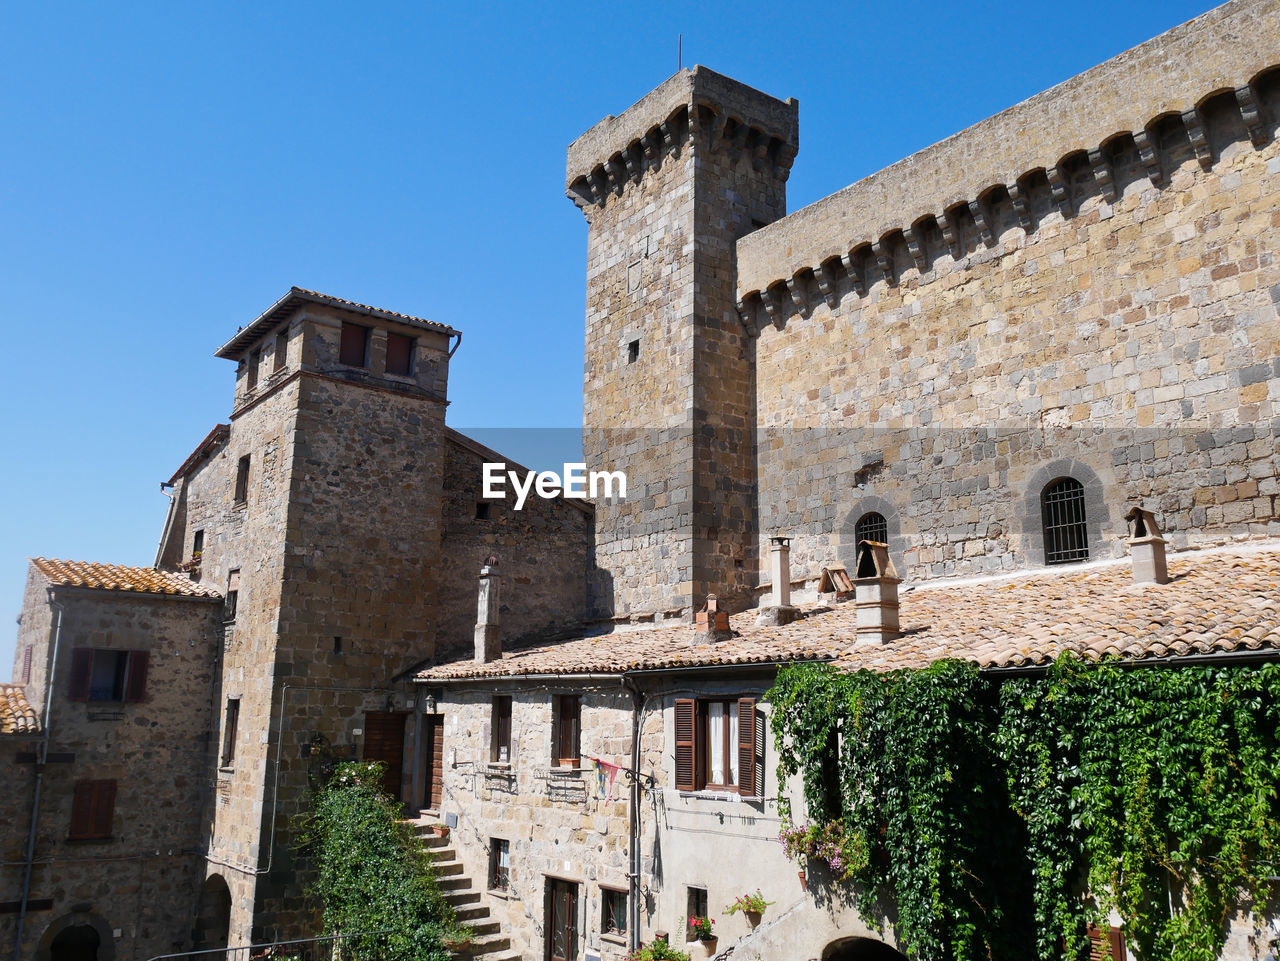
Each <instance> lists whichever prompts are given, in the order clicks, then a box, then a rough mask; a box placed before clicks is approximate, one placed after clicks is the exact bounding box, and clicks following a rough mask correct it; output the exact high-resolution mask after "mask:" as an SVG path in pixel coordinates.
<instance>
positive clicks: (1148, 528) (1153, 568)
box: [1124, 504, 1169, 584]
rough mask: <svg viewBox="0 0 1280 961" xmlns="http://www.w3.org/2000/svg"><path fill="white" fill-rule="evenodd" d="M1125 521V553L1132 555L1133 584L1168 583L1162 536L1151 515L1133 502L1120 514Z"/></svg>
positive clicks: (1167, 569)
mask: <svg viewBox="0 0 1280 961" xmlns="http://www.w3.org/2000/svg"><path fill="white" fill-rule="evenodd" d="M1124 519H1125V520H1126V521H1127V522H1128V524H1129V555H1130V556H1131V557H1132V558H1133V582H1134V583H1135V584H1168V583H1169V567H1168V562H1167V561H1166V559H1165V550H1164V537H1163V536H1162V535H1161V533H1160V527H1159V526H1158V525H1157V524H1156V518H1155V515H1154V514H1153V513H1152V512H1151V511H1149V510H1146V509H1144V508H1143V507H1141V506H1140V505H1138V504H1135V505H1134V506H1133V507H1131V508H1130V509H1129V513H1127V514H1125V515H1124Z"/></svg>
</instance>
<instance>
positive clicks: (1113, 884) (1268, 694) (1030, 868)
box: [770, 659, 1280, 961]
mask: <svg viewBox="0 0 1280 961" xmlns="http://www.w3.org/2000/svg"><path fill="white" fill-rule="evenodd" d="M770 699H771V700H772V702H773V705H774V715H773V716H774V732H775V740H776V744H777V750H778V753H779V764H780V770H781V772H782V774H783V776H784V777H791V776H797V777H798V778H799V779H800V783H801V784H802V785H803V788H802V790H803V795H804V801H805V806H806V809H807V811H808V814H809V817H810V818H811V819H812V822H813V823H812V824H800V825H797V824H788V826H787V827H786V828H785V829H784V837H783V840H784V842H785V843H786V845H787V847H788V850H789V851H790V852H791V853H792V854H793V856H796V857H798V858H803V859H805V860H806V861H807V863H808V864H809V865H810V867H811V872H810V873H811V874H813V875H815V876H816V879H817V880H818V881H819V883H820V884H823V885H825V886H826V887H827V888H828V889H829V893H830V894H832V895H833V896H839V897H851V898H852V899H853V900H854V901H855V902H856V904H857V907H858V910H859V912H860V913H861V914H862V916H863V917H864V918H865V919H866V920H867V922H868V923H869V924H875V923H878V922H879V919H881V918H884V917H888V919H889V923H890V924H891V925H892V926H893V927H894V928H895V932H894V933H895V936H896V937H895V940H896V941H897V943H898V944H899V945H900V947H901V948H902V949H903V951H904V952H905V953H906V954H907V955H908V956H909V957H911V958H920V959H925V961H979V959H984V961H985V959H991V961H1015V959H1017V961H1023V959H1028V958H1035V959H1037V961H1059V959H1063V958H1068V959H1082V961H1083V959H1085V958H1087V957H1088V955H1089V948H1090V945H1089V939H1088V936H1087V926H1088V925H1089V924H1090V923H1101V924H1106V922H1107V919H1108V918H1109V917H1112V916H1114V915H1115V914H1118V915H1119V916H1120V917H1121V918H1122V919H1123V922H1124V923H1123V928H1124V931H1125V936H1126V938H1127V941H1128V946H1129V949H1130V950H1131V951H1132V952H1134V953H1135V954H1136V955H1138V956H1139V957H1141V958H1143V959H1144V961H1211V959H1216V958H1218V957H1219V954H1220V952H1221V950H1222V946H1223V943H1224V940H1225V937H1226V932H1227V928H1228V925H1229V923H1230V921H1231V919H1232V918H1233V917H1234V916H1235V915H1236V913H1237V912H1238V911H1240V910H1245V911H1251V912H1252V913H1253V916H1254V918H1255V919H1256V920H1257V923H1259V924H1261V923H1262V919H1263V918H1264V917H1266V916H1267V914H1268V911H1269V910H1272V907H1273V905H1274V902H1275V894H1276V889H1275V886H1274V881H1273V880H1271V879H1272V878H1274V877H1275V875H1276V874H1277V873H1278V872H1277V863H1278V862H1280V801H1278V800H1277V793H1276V788H1277V784H1278V783H1280V738H1278V731H1280V664H1264V665H1258V666H1240V667H1193V666H1185V667H1177V668H1144V667H1138V668H1134V667H1132V666H1128V667H1126V666H1121V665H1119V664H1114V663H1112V664H1105V665H1101V666H1096V665H1086V664H1082V663H1080V662H1079V661H1077V660H1074V659H1064V660H1062V661H1060V662H1059V663H1058V664H1057V665H1056V666H1054V667H1053V668H1052V669H1051V670H1050V671H1049V672H1048V673H1047V675H1045V676H1043V677H1016V678H1005V679H998V678H994V677H991V676H988V675H983V674H980V673H979V672H978V670H977V668H976V666H974V665H972V664H970V663H967V662H961V661H941V662H938V663H936V664H934V665H933V666H932V667H930V668H928V669H925V670H920V671H899V672H893V673H886V674H880V673H875V672H872V671H861V672H856V673H849V674H846V673H841V672H838V671H836V670H834V669H833V668H830V667H826V666H820V665H805V666H796V667H792V668H788V669H785V670H784V671H782V672H781V673H780V674H779V676H778V680H777V683H776V685H775V686H774V688H773V690H772V691H771V693H770ZM783 807H784V811H785V810H786V802H785V799H784V801H783ZM1260 937H1261V938H1262V939H1263V940H1265V937H1266V935H1265V934H1262V933H1261V932H1260Z"/></svg>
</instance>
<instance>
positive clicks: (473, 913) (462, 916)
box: [453, 894, 490, 924]
mask: <svg viewBox="0 0 1280 961" xmlns="http://www.w3.org/2000/svg"><path fill="white" fill-rule="evenodd" d="M476 897H477V898H479V897H480V895H479V894H477V895H476ZM453 913H454V914H456V915H457V916H458V920H459V921H462V922H464V923H466V924H474V923H476V922H477V921H479V922H483V921H485V920H486V919H488V918H489V916H490V912H489V907H488V905H485V904H471V905H468V906H467V907H464V908H460V907H458V906H457V905H456V904H455V905H454V906H453Z"/></svg>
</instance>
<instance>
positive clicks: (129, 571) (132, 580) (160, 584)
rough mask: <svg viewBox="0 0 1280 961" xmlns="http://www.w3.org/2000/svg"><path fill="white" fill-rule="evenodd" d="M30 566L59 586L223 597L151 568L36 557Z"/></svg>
mask: <svg viewBox="0 0 1280 961" xmlns="http://www.w3.org/2000/svg"><path fill="white" fill-rule="evenodd" d="M31 563H32V564H33V565H35V568H36V570H38V571H39V572H40V573H41V574H43V575H44V576H45V577H47V578H48V579H49V582H50V583H51V584H53V585H55V586H57V587H88V588H93V589H95V590H102V591H122V592H127V593H133V594H177V595H181V596H183V597H208V598H218V597H221V596H222V595H221V594H219V593H218V592H217V591H214V590H210V589H209V588H207V587H201V586H200V585H199V584H197V583H196V582H195V581H193V580H191V578H190V577H188V576H187V575H186V574H174V573H171V572H169V571H157V570H155V569H154V568H151V567H127V566H125V565H123V564H95V563H93V562H92V561H59V560H49V559H47V558H44V557H33V558H32V559H31Z"/></svg>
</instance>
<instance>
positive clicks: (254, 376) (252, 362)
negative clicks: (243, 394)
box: [245, 350, 260, 390]
mask: <svg viewBox="0 0 1280 961" xmlns="http://www.w3.org/2000/svg"><path fill="white" fill-rule="evenodd" d="M259 360H260V358H259V356H258V352H257V351H256V350H255V351H254V352H253V353H252V354H250V355H249V359H248V360H247V361H245V363H246V364H248V366H249V370H248V385H249V389H250V390H253V389H254V388H255V387H257V386H258V361H259Z"/></svg>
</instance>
